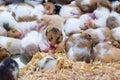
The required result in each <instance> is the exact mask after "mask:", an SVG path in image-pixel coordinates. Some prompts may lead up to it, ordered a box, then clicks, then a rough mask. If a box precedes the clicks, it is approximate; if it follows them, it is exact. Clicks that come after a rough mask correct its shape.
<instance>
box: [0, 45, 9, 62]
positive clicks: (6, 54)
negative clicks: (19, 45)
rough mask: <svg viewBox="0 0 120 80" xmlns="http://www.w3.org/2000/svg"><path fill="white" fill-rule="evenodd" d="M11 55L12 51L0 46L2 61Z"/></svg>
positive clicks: (0, 59) (0, 58)
mask: <svg viewBox="0 0 120 80" xmlns="http://www.w3.org/2000/svg"><path fill="white" fill-rule="evenodd" d="M9 56H10V53H9V52H8V51H7V49H5V48H3V47H0V62H1V61H2V60H3V59H5V58H6V57H9Z"/></svg>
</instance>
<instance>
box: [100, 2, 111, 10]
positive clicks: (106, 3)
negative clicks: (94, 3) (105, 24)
mask: <svg viewBox="0 0 120 80" xmlns="http://www.w3.org/2000/svg"><path fill="white" fill-rule="evenodd" d="M98 6H104V7H106V8H108V9H109V10H110V11H111V10H112V5H111V3H110V1H108V0H99V1H98Z"/></svg>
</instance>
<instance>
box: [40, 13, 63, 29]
mask: <svg viewBox="0 0 120 80" xmlns="http://www.w3.org/2000/svg"><path fill="white" fill-rule="evenodd" d="M42 20H43V21H45V22H49V23H48V24H51V25H53V26H54V27H57V28H59V29H60V30H61V29H62V24H63V23H64V21H65V19H64V18H62V17H60V16H58V15H43V16H42Z"/></svg>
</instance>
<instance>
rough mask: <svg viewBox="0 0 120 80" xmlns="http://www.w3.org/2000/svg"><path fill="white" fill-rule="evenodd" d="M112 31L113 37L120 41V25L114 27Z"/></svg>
mask: <svg viewBox="0 0 120 80" xmlns="http://www.w3.org/2000/svg"><path fill="white" fill-rule="evenodd" d="M112 31H113V33H112V37H113V38H114V39H115V40H117V41H120V27H118V28H114V29H113V30H112Z"/></svg>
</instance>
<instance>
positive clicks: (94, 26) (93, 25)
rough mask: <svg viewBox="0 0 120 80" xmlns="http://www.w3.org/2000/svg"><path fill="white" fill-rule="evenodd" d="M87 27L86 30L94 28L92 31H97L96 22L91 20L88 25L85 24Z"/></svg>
mask: <svg viewBox="0 0 120 80" xmlns="http://www.w3.org/2000/svg"><path fill="white" fill-rule="evenodd" d="M85 27H86V28H88V29H89V28H92V29H95V28H97V26H96V24H95V23H94V22H92V20H89V21H88V22H87V23H86V24H85Z"/></svg>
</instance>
